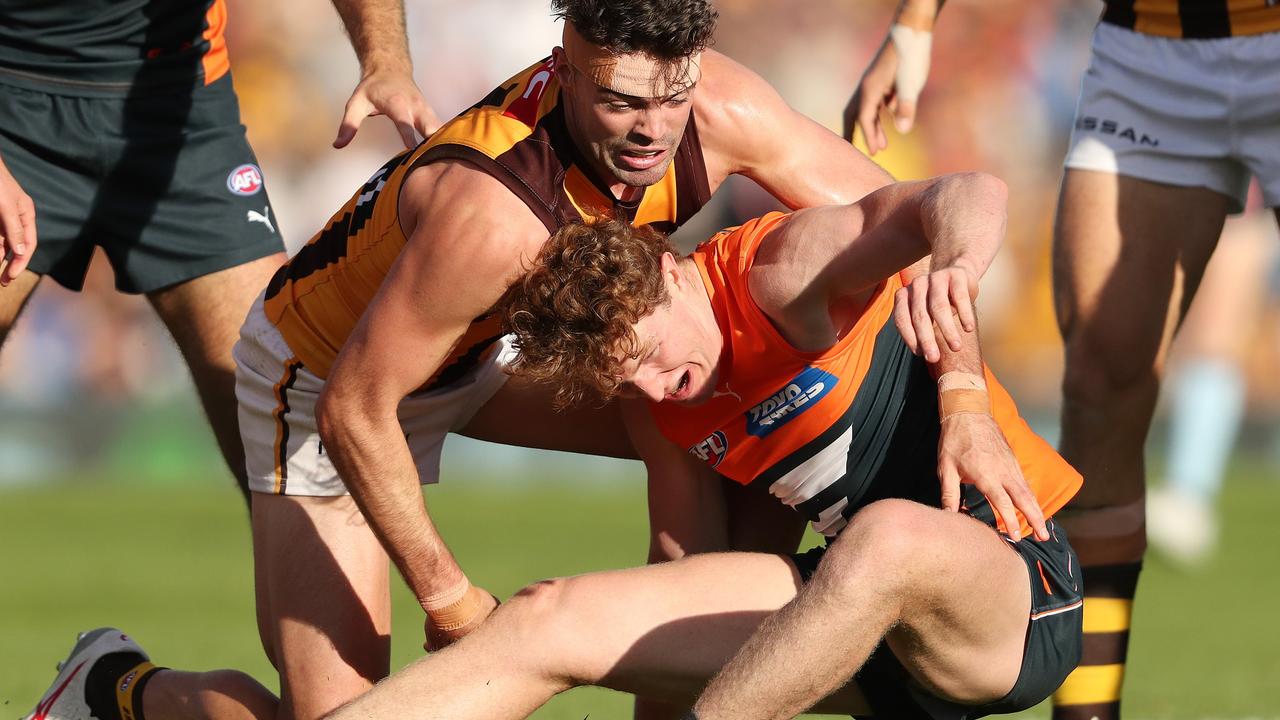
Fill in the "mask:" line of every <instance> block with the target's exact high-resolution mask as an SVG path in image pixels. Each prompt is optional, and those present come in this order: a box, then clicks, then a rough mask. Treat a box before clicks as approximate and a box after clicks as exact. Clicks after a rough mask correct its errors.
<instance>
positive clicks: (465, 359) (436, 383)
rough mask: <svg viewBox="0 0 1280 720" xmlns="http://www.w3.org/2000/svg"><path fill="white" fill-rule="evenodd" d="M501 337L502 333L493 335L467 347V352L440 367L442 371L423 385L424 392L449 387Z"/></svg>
mask: <svg viewBox="0 0 1280 720" xmlns="http://www.w3.org/2000/svg"><path fill="white" fill-rule="evenodd" d="M501 338H502V333H499V334H497V335H492V336H490V337H487V338H484V339H483V340H481V341H480V342H478V343H475V344H474V345H472V346H471V347H469V348H467V350H466V352H464V353H462V354H461V355H459V356H457V357H456V358H455V359H454V360H453V362H450V363H447V364H446V365H445V366H443V367H442V368H440V371H439V372H437V373H436V376H435V377H434V378H432V379H430V380H428V381H427V384H426V386H424V387H423V392H429V391H431V390H435V389H437V388H442V387H447V386H449V385H452V384H453V383H455V382H457V381H458V380H460V379H462V376H463V375H466V374H467V373H468V372H470V371H471V369H472V368H474V367H475V366H476V365H477V364H478V363H479V362H480V358H481V357H482V356H483V355H484V352H485V350H488V349H489V348H490V347H492V346H493V344H494V343H496V342H498V340H499V339H501Z"/></svg>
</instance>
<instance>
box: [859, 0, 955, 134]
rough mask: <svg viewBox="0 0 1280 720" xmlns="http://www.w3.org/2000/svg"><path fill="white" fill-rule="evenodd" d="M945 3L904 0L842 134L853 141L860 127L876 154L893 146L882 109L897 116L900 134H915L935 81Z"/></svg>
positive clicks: (866, 73) (863, 77)
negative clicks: (932, 70) (935, 49)
mask: <svg viewBox="0 0 1280 720" xmlns="http://www.w3.org/2000/svg"><path fill="white" fill-rule="evenodd" d="M943 2H944V0H902V3H901V4H900V5H899V6H898V10H897V12H896V13H895V15H894V20H893V25H892V26H890V28H889V32H888V34H886V35H885V38H884V42H883V43H881V45H880V49H879V50H878V51H877V52H876V55H875V57H873V58H872V59H871V64H870V65H868V66H867V69H866V71H865V72H863V74H862V79H861V80H859V81H858V86H857V88H855V89H854V91H853V97H851V98H849V104H848V105H846V106H845V109H844V129H843V132H842V134H843V135H844V137H845V138H847V139H848V140H849V141H851V142H852V141H853V135H854V127H855V126H856V127H857V128H859V129H861V130H862V136H863V138H864V139H866V141H867V152H869V153H871V154H872V155H875V154H876V153H877V152H879V151H881V150H884V149H885V148H887V147H888V146H889V139H888V137H887V136H886V135H885V132H884V126H883V125H882V124H881V120H880V118H881V112H882V111H888V112H889V113H890V114H892V115H893V118H894V126H895V127H896V128H897V129H898V132H900V133H906V132H910V131H911V127H912V125H913V124H914V123H915V116H916V107H917V105H916V103H917V101H918V100H919V97H920V91H921V90H923V89H924V84H925V81H926V80H927V79H928V77H929V59H930V54H931V52H932V45H933V23H934V21H935V19H936V18H937V15H938V13H939V11H941V10H942V4H943Z"/></svg>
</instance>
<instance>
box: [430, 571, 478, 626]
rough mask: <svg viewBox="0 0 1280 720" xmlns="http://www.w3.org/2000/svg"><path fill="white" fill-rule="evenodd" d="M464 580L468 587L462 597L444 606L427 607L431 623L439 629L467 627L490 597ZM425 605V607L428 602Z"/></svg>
mask: <svg viewBox="0 0 1280 720" xmlns="http://www.w3.org/2000/svg"><path fill="white" fill-rule="evenodd" d="M463 582H464V583H465V584H466V587H465V589H464V591H463V593H462V597H460V598H458V599H457V600H455V601H453V602H452V603H450V604H448V605H444V606H442V607H434V608H433V607H427V608H426V610H427V616H428V617H430V618H431V624H432V625H434V626H435V627H436V628H437V629H439V630H444V631H446V632H447V631H450V630H457V629H458V628H461V627H465V626H466V625H467V624H468V623H470V622H471V621H472V620H475V618H476V616H477V615H479V614H480V611H481V609H482V608H483V607H484V601H485V599H487V598H488V597H489V596H488V594H487V593H485V591H483V590H481V589H480V588H478V587H476V586H474V585H472V584H471V583H470V582H467V581H465V580H464V581H463ZM432 597H436V596H432ZM423 605H424V607H425V606H426V603H424V604H423Z"/></svg>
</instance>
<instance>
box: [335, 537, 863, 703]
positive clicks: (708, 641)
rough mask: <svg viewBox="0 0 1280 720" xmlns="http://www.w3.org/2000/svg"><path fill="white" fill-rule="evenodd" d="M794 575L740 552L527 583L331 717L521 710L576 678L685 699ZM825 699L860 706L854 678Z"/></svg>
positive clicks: (790, 586)
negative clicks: (482, 618) (467, 629)
mask: <svg viewBox="0 0 1280 720" xmlns="http://www.w3.org/2000/svg"><path fill="white" fill-rule="evenodd" d="M798 585H799V576H798V575H797V573H796V570H795V567H794V565H792V564H791V562H790V561H788V560H787V559H786V558H783V557H779V556H775V555H757V554H748V553H717V554H707V555H695V556H692V557H688V558H685V559H682V560H677V561H675V562H670V563H664V564H661V565H650V566H647V567H642V568H634V569H629V570H617V571H610V572H602V573H592V574H589V575H581V576H578V577H573V578H566V579H560V580H550V581H546V582H542V583H537V584H535V585H532V586H530V587H528V588H526V589H525V590H523V591H521V592H520V593H518V594H517V595H516V596H515V597H513V598H511V600H509V601H507V602H506V603H504V604H503V605H502V606H501V607H499V608H498V609H497V610H496V611H495V612H494V614H493V615H492V616H490V618H489V619H488V620H487V621H486V622H485V624H484V625H482V626H481V627H480V628H479V629H477V630H476V631H475V632H474V633H472V634H471V635H468V636H467V637H465V638H463V639H462V640H461V641H459V642H458V643H456V644H454V645H452V646H450V647H448V648H446V649H445V650H443V651H441V652H438V653H433V654H432V655H430V656H428V657H426V658H424V659H422V660H419V661H418V662H417V663H415V664H413V665H411V666H409V667H408V668H406V669H404V670H402V671H400V672H398V673H396V674H395V675H393V676H392V677H390V678H388V679H387V680H386V681H384V682H382V683H380V684H379V685H378V686H377V687H375V688H374V689H373V690H372V691H371V692H369V693H368V694H367V695H365V696H363V697H361V698H359V699H358V700H357V701H355V702H354V703H352V704H351V705H349V706H347V707H345V708H343V709H342V710H340V711H339V712H338V713H335V714H334V715H333V716H332V717H334V718H339V719H342V718H357V717H407V718H433V719H438V720H444V719H445V718H447V719H448V720H471V719H474V720H498V719H501V718H524V717H527V716H528V715H529V714H530V713H532V712H533V711H534V710H535V709H536V708H538V707H539V706H541V705H542V704H543V703H545V702H546V701H547V700H549V699H550V698H551V697H552V696H553V695H555V694H556V693H558V692H561V691H563V690H566V689H568V688H570V687H573V686H576V685H601V686H605V687H611V688H614V689H617V690H622V691H626V692H633V693H642V694H644V695H645V696H647V697H654V698H659V699H662V700H668V701H672V702H681V701H683V702H686V703H687V702H688V701H690V700H692V698H693V697H694V696H695V695H696V694H697V692H698V690H699V689H700V688H701V687H702V686H703V685H704V684H705V683H706V681H707V679H708V678H709V677H710V676H711V675H712V674H713V673H715V672H716V670H717V669H718V668H719V667H720V666H721V665H723V664H724V662H725V661H726V660H728V659H729V658H730V657H731V656H732V655H733V654H734V653H735V652H736V651H737V649H738V648H739V647H740V646H741V644H742V642H743V641H744V640H745V639H746V638H747V637H748V636H749V635H750V634H751V632H752V631H753V630H754V629H755V628H756V626H757V625H758V624H759V623H760V621H761V620H762V619H763V618H764V617H765V616H767V615H768V614H769V613H770V612H773V611H774V610H776V609H777V608H778V607H780V606H781V605H782V604H784V603H785V602H787V601H788V600H790V599H791V597H792V596H793V595H794V594H795V591H796V588H797V587H798ZM831 702H832V703H833V704H834V707H835V708H836V709H839V710H841V711H843V712H845V713H849V712H853V711H860V710H862V709H865V705H864V703H863V702H862V701H861V697H860V695H859V694H858V692H857V688H856V687H850V688H848V689H846V690H843V691H842V693H841V695H840V696H839V697H838V698H835V699H833V700H832V701H831Z"/></svg>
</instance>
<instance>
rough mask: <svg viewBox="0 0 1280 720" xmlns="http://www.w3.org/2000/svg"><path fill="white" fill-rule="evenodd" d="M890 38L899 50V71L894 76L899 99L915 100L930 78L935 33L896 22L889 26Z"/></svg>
mask: <svg viewBox="0 0 1280 720" xmlns="http://www.w3.org/2000/svg"><path fill="white" fill-rule="evenodd" d="M889 40H890V41H891V42H892V43H893V47H894V49H895V50H897V51H898V71H897V73H896V75H895V77H894V83H895V85H896V86H897V92H898V99H899V100H904V101H906V102H915V101H916V100H917V99H918V98H919V97H920V91H922V90H924V84H925V81H927V80H928V79H929V59H930V55H931V54H932V52H933V33H931V32H929V31H928V30H918V29H916V28H912V27H908V26H906V25H903V24H901V23H895V24H894V26H893V27H891V28H889Z"/></svg>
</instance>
